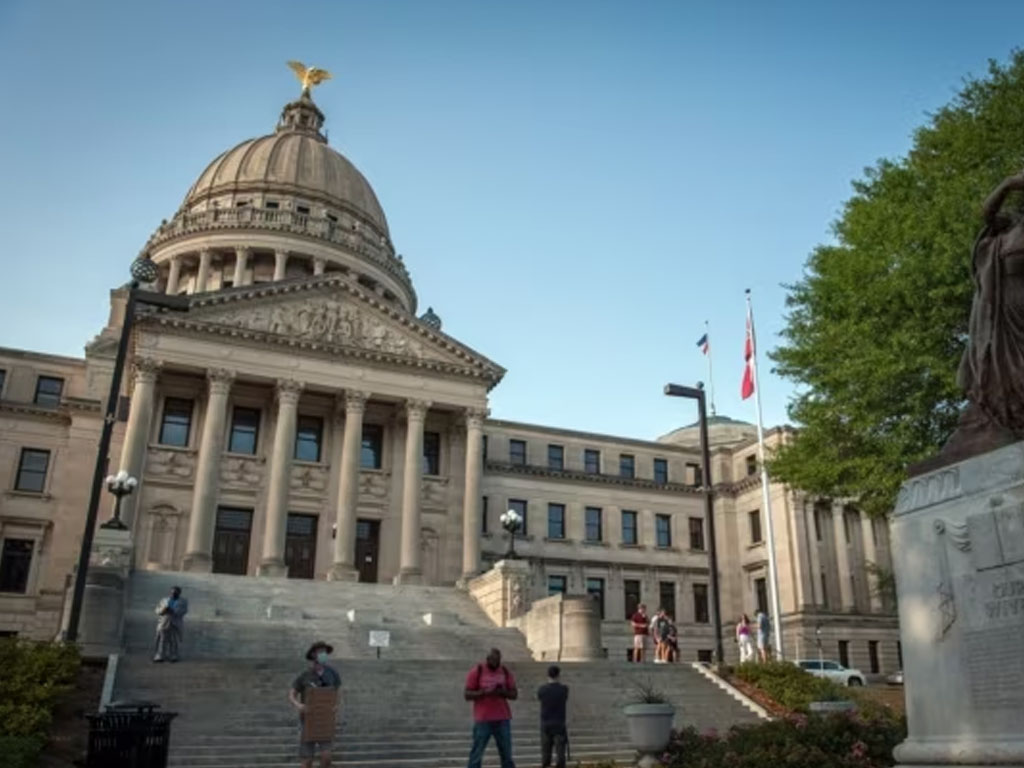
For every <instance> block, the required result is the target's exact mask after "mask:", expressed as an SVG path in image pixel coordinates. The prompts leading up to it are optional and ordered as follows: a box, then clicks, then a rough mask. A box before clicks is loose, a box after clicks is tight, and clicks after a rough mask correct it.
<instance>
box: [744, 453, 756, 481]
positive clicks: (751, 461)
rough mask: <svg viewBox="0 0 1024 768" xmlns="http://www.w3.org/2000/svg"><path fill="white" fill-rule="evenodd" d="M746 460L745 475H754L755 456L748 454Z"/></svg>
mask: <svg viewBox="0 0 1024 768" xmlns="http://www.w3.org/2000/svg"><path fill="white" fill-rule="evenodd" d="M746 462H747V476H748V477H749V476H750V475H756V474H757V456H755V455H754V454H750V455H749V456H747V458H746Z"/></svg>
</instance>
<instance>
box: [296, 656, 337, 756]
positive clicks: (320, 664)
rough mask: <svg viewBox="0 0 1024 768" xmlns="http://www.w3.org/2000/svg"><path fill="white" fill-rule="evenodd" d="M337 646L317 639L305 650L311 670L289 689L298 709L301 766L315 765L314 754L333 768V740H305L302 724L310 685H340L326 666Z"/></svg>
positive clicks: (333, 671) (330, 669)
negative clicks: (318, 755)
mask: <svg viewBox="0 0 1024 768" xmlns="http://www.w3.org/2000/svg"><path fill="white" fill-rule="evenodd" d="M332 653H334V648H333V647H332V646H330V645H328V644H327V643H325V642H323V641H317V642H315V643H313V644H312V645H311V646H309V650H308V651H306V660H307V661H308V662H309V669H307V670H306V671H305V672H303V673H302V674H300V675H299V676H298V677H296V678H295V682H294V683H292V688H291V690H290V691H289V692H288V700H289V701H290V702H291V703H292V706H294V707H295V709H297V710H298V712H299V759H300V760H302V768H313V756H314V755H315V754H317V753H319V754H320V768H330V765H331V747H332V746H333V741H303V731H302V724H303V719H304V713H305V710H306V691H308V690H309V689H310V688H327V687H330V688H334V689H338V688H341V676H340V675H339V674H338V672H337V670H336V669H334V668H333V667H329V666H327V661H328V659H329V658H330V655H331V654H332Z"/></svg>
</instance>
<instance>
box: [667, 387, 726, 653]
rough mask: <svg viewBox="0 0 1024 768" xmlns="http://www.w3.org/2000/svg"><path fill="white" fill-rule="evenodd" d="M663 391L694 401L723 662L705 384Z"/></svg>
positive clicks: (718, 646) (713, 605)
mask: <svg viewBox="0 0 1024 768" xmlns="http://www.w3.org/2000/svg"><path fill="white" fill-rule="evenodd" d="M665 394H666V395H669V396H670V397H687V398H690V399H691V400H696V401H697V413H698V418H699V424H700V453H701V467H702V470H701V474H702V476H703V477H702V480H703V483H702V486H703V490H704V517H705V518H706V519H707V526H708V559H709V561H710V562H709V565H710V570H711V609H712V612H713V614H714V615H713V616H712V620H713V622H714V628H715V660H716V661H717V662H718V663H719V664H724V663H725V648H724V647H723V645H722V604H721V600H720V598H719V594H718V544H717V542H716V537H715V506H714V497H713V495H712V494H713V492H712V490H711V448H710V446H709V445H708V414H707V402H706V399H705V397H704V384H703V383H702V382H697V386H696V387H684V386H682V385H680V384H666V385H665Z"/></svg>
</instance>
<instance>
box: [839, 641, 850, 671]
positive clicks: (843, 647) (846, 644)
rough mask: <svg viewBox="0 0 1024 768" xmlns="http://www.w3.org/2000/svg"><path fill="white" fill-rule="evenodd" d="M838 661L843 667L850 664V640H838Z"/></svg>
mask: <svg viewBox="0 0 1024 768" xmlns="http://www.w3.org/2000/svg"><path fill="white" fill-rule="evenodd" d="M839 663H840V664H842V665H843V666H844V667H849V666H850V641H849V640H840V641H839Z"/></svg>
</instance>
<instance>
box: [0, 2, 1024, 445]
mask: <svg viewBox="0 0 1024 768" xmlns="http://www.w3.org/2000/svg"><path fill="white" fill-rule="evenodd" d="M994 22H995V23H994ZM1022 28H1024V3H1020V2H982V1H980V0H979V2H975V3H964V2H943V1H941V0H920V1H919V0H900V1H899V2H893V1H892V0H887V1H886V2H874V1H865V2H858V3H845V2H830V3H822V2H818V1H816V0H815V1H812V0H808V1H807V2H799V3H798V2H772V3H763V2H755V1H754V0H749V1H748V2H718V3H696V2H686V1H684V0H675V1H674V2H664V3H662V2H653V1H651V2H637V3H627V2H603V1H602V0H586V1H584V0H563V1H562V2H557V3H553V2H550V0H541V1H538V2H532V1H529V0H517V2H514V3H513V2H506V3H481V2H475V1H472V2H471V1H468V0H467V1H466V2H457V1H455V0H450V1H449V0H431V1H429V2H428V1H427V0H365V1H364V2H354V1H347V0H346V1H341V0H337V1H335V2H323V3H321V2H314V1H313V0H307V1H306V2H303V3H297V4H296V3H285V2H263V1H262V0H247V2H244V3H242V2H229V1H228V0H222V1H220V2H216V3H211V2H190V1H186V0H178V1H177V2H173V3H171V2H149V3H139V2H127V1H125V2H91V3H82V2H72V1H68V2H56V1H52V2H51V1H48V0H3V2H0V71H2V72H3V75H2V76H0V104H2V105H3V112H4V119H3V120H0V235H2V251H0V259H2V264H0V266H2V269H3V271H2V274H3V279H2V280H0V346H6V347H16V348H23V349H31V350H37V351H45V352H50V353H57V354H64V355H74V356H80V355H81V354H82V352H83V346H84V344H85V343H87V342H88V341H89V340H90V339H91V338H92V337H93V336H94V335H95V334H96V333H97V332H98V331H99V330H100V329H101V328H102V326H103V325H104V323H105V321H106V317H107V310H108V298H107V297H108V291H109V290H110V289H111V288H112V287H115V286H117V285H119V284H121V283H123V282H124V281H125V280H126V275H127V268H128V265H129V264H130V262H131V261H132V259H134V258H135V257H136V256H137V255H138V253H139V250H140V249H141V247H142V246H143V244H144V243H145V242H146V240H147V238H148V237H149V235H150V234H151V233H152V231H153V230H154V229H155V228H156V227H157V226H158V225H159V223H160V221H161V219H164V218H171V216H172V215H173V213H174V211H175V210H176V209H177V207H178V205H179V204H180V203H181V200H182V198H183V197H184V195H185V193H186V191H187V190H188V188H189V186H190V185H191V184H192V183H193V181H194V180H195V178H196V177H197V176H198V175H199V173H200V172H201V171H202V170H203V168H204V167H205V166H206V165H207V163H208V162H209V161H210V160H212V159H213V158H214V157H215V156H216V155H218V154H219V153H221V152H222V151H224V150H225V149H227V148H229V147H231V146H234V145H235V144H237V143H239V142H240V141H242V140H244V139H247V138H250V137H253V136H258V135H262V134H265V133H269V132H271V131H272V129H273V127H274V125H275V123H276V120H277V117H278V114H279V113H280V109H281V107H282V106H283V105H284V104H285V103H286V102H287V101H289V100H291V99H292V98H294V97H295V96H296V95H297V93H298V86H297V83H296V81H295V80H294V77H293V75H292V73H291V72H290V71H289V70H288V69H287V68H286V66H285V64H284V62H285V61H286V60H288V59H299V60H301V61H304V62H306V63H307V64H314V65H317V66H320V67H324V68H327V69H329V70H330V71H331V72H333V73H334V79H332V80H331V81H329V82H327V83H326V84H324V85H322V86H320V87H319V88H318V89H317V90H316V92H315V99H316V101H317V103H318V104H319V106H320V107H321V109H322V110H323V111H324V112H325V113H326V115H327V123H326V127H327V129H328V132H329V136H330V143H331V145H332V146H333V147H334V148H335V149H337V150H338V151H340V152H342V153H343V154H344V155H346V156H347V157H348V158H349V159H350V160H352V161H353V162H354V163H355V164H356V166H357V167H358V168H359V169H360V170H361V171H362V172H363V174H364V175H365V176H366V177H367V178H368V179H369V181H370V183H371V184H372V186H373V187H374V189H375V190H376V192H377V196H378V198H379V199H380V201H381V203H382V205H383V207H384V210H385V212H386V214H387V216H388V221H389V224H390V228H391V235H392V240H393V241H394V243H395V244H396V248H397V249H398V251H399V252H400V253H402V254H403V256H404V258H405V263H406V265H407V266H408V268H409V269H410V272H411V274H412V278H413V282H414V285H415V287H416V290H417V292H418V295H419V302H420V311H424V310H425V309H426V308H427V307H428V306H430V307H433V308H434V310H435V311H436V312H437V313H438V314H439V315H440V316H441V317H442V318H443V320H444V330H445V331H446V332H447V333H449V334H450V335H452V336H454V337H455V338H457V339H459V340H460V341H462V342H463V343H465V344H467V345H469V346H470V347H472V348H473V349H475V350H477V351H478V352H480V353H481V354H483V355H485V356H487V357H489V358H490V359H492V360H494V361H495V362H497V363H499V364H500V365H502V366H503V367H505V368H506V369H507V370H508V373H507V375H506V376H505V379H504V380H503V381H502V382H501V383H500V384H499V385H498V386H497V387H496V388H495V389H494V390H493V392H492V393H491V412H492V416H493V417H495V418H500V419H509V420H515V421H525V422H532V423H540V424H546V425H552V426H559V427H563V428H569V429H580V430H586V431H591V432H603V433H608V434H617V435H627V436H631V437H638V438H654V437H657V436H658V435H661V434H664V433H665V432H668V431H669V430H671V429H674V428H675V427H677V426H680V425H682V424H686V423H690V422H692V421H694V419H695V418H696V410H695V407H694V405H693V404H692V403H691V402H689V401H686V400H679V399H675V398H667V397H665V396H664V395H663V394H662V389H663V387H664V385H665V383H667V382H669V381H672V382H677V383H682V384H690V385H692V384H694V383H695V382H697V381H698V380H701V381H706V380H707V379H708V371H707V367H706V362H707V361H706V358H704V357H703V356H702V355H701V354H700V351H699V350H698V348H697V346H696V342H697V340H698V338H699V337H700V336H701V335H702V334H703V333H704V328H705V322H707V323H709V327H710V340H711V352H712V360H713V363H714V382H713V383H714V395H715V401H716V404H717V411H718V413H719V414H724V415H728V416H731V417H733V418H739V419H743V420H748V421H753V420H754V417H755V416H754V414H755V412H754V405H753V400H747V401H743V400H741V399H740V381H741V378H742V373H743V354H742V352H743V340H744V323H745V311H746V310H745V305H744V290H745V289H747V288H749V289H751V291H752V297H753V302H754V313H755V321H756V327H757V333H758V339H759V347H760V349H759V357H760V362H761V365H760V374H761V392H762V399H763V405H764V420H765V424H766V425H767V426H771V425H774V424H778V423H782V422H785V421H787V418H786V405H787V403H788V401H789V399H790V398H791V396H792V394H793V392H794V384H793V382H790V381H786V380H782V379H780V378H779V377H777V376H776V375H775V374H774V373H773V372H772V371H771V364H770V362H769V361H768V360H767V359H766V358H765V353H766V352H767V351H768V350H769V349H770V348H771V347H773V346H775V345H776V344H777V343H778V333H779V331H780V330H781V329H782V327H783V326H784V322H785V312H786V308H785V297H786V289H785V285H786V284H790V283H793V282H795V281H797V280H799V279H800V278H801V275H802V273H803V265H804V263H805V260H806V258H807V256H808V254H809V253H810V252H811V250H812V249H813V248H814V247H815V245H817V244H819V243H822V242H828V241H829V239H830V232H831V230H830V227H831V224H832V222H833V221H834V220H835V218H836V217H837V215H838V214H839V212H840V210H841V206H842V203H843V201H844V200H845V199H847V198H848V197H849V196H850V194H851V188H850V182H851V181H853V180H854V179H856V178H858V177H860V176H861V174H862V173H863V170H864V168H866V167H868V166H871V165H873V164H874V163H875V162H876V161H877V160H878V159H880V158H883V157H885V158H893V157H898V156H900V155H901V154H903V153H905V152H906V151H907V150H908V148H909V147H910V142H911V140H912V133H913V130H914V129H915V127H917V126H919V125H921V124H922V123H924V122H925V121H926V120H927V115H928V113H929V112H931V111H934V110H936V109H937V108H938V107H940V106H941V105H943V104H944V103H946V102H948V101H949V100H950V99H951V98H952V97H953V96H954V94H955V93H956V91H957V89H958V87H959V85H960V84H961V82H962V78H963V77H965V76H967V75H983V74H984V72H985V70H986V67H987V61H988V60H989V59H991V58H995V59H999V60H1005V59H1006V57H1007V55H1008V54H1009V52H1010V51H1011V49H1012V48H1013V47H1014V46H1015V45H1019V44H1020V43H1021V40H1020V37H1019V34H1017V31H1019V30H1020V29H1022ZM965 258H966V254H965Z"/></svg>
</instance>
